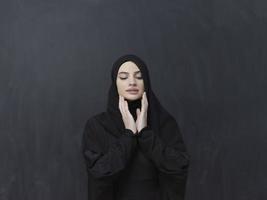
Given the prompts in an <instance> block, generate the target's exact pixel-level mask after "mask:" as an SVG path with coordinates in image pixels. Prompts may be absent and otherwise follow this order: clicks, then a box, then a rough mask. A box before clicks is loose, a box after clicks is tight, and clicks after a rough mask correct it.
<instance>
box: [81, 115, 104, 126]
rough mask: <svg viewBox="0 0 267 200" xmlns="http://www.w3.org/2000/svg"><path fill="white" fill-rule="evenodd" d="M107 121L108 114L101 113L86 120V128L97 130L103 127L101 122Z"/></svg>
mask: <svg viewBox="0 0 267 200" xmlns="http://www.w3.org/2000/svg"><path fill="white" fill-rule="evenodd" d="M106 119H107V114H106V112H101V113H98V114H95V115H93V116H91V117H89V118H88V119H87V120H86V123H85V128H96V127H99V126H101V122H103V121H104V120H106Z"/></svg>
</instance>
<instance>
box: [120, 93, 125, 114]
mask: <svg viewBox="0 0 267 200" xmlns="http://www.w3.org/2000/svg"><path fill="white" fill-rule="evenodd" d="M119 109H120V111H121V114H122V115H125V109H124V99H123V97H122V96H121V95H120V96H119Z"/></svg>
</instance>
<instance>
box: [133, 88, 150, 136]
mask: <svg viewBox="0 0 267 200" xmlns="http://www.w3.org/2000/svg"><path fill="white" fill-rule="evenodd" d="M147 108H148V101H147V97H146V92H144V93H143V96H142V104H141V111H140V109H139V108H137V110H136V115H137V119H136V128H137V131H138V132H140V131H141V130H142V129H143V128H144V127H146V126H147Z"/></svg>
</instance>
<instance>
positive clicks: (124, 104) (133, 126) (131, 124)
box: [119, 95, 137, 134]
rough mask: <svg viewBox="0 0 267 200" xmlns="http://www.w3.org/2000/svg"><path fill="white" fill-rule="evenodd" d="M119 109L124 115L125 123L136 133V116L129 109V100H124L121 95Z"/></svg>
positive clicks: (126, 126)
mask: <svg viewBox="0 0 267 200" xmlns="http://www.w3.org/2000/svg"><path fill="white" fill-rule="evenodd" d="M119 96H120V97H119V109H120V112H121V115H122V119H123V123H124V125H125V128H126V129H130V130H132V131H133V133H134V134H136V132H137V129H136V124H135V121H134V118H133V116H132V114H131V113H130V111H129V108H128V102H127V101H125V100H124V97H123V96H121V95H119Z"/></svg>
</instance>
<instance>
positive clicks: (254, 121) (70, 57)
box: [0, 0, 267, 200]
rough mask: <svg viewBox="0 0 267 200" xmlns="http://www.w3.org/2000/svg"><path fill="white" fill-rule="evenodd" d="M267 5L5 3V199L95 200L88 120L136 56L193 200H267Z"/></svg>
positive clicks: (1, 132) (1, 145)
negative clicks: (180, 149)
mask: <svg viewBox="0 0 267 200" xmlns="http://www.w3.org/2000/svg"><path fill="white" fill-rule="evenodd" d="M266 10H267V3H266V1H263V0H255V1H247V0H243V1H241V0H235V1H233V0H203V1H199V0H180V1H175V0H166V1H159V0H153V1H152V0H148V1H127V0H105V1H104V0H64V1H63V0H1V2H0V159H1V161H0V199H1V200H63V199H64V200H86V199H87V173H86V168H85V165H84V161H83V157H82V154H81V148H80V145H81V135H82V131H83V128H84V125H85V121H86V120H87V119H88V118H89V117H90V116H92V115H94V114H96V113H99V112H102V111H104V110H105V108H106V101H107V91H108V87H109V85H110V83H111V80H110V70H111V66H112V63H113V62H114V61H115V60H116V59H117V58H118V57H119V56H121V55H123V54H126V53H133V54H136V55H138V56H140V57H141V58H143V59H144V60H145V62H146V63H147V65H148V67H149V71H150V75H151V81H152V87H153V89H154V91H155V93H156V95H157V96H158V98H159V99H160V101H161V102H162V104H163V105H164V106H165V107H166V108H167V109H168V110H169V112H170V113H172V114H173V115H174V116H175V118H176V119H177V121H178V123H179V125H180V127H181V130H182V134H183V137H184V140H185V143H186V145H187V148H188V151H189V153H190V156H191V165H190V169H189V175H188V180H187V183H186V200H264V199H267V192H266V191H267V156H266V152H267V134H266V131H267V123H266V120H267V106H266V102H267V95H266V91H267V87H266V86H267V74H266V73H267V67H266V64H267V57H266V55H267V37H266V35H267V12H266Z"/></svg>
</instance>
